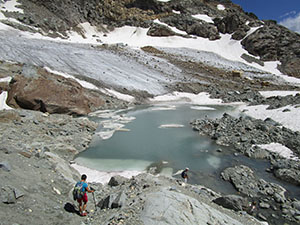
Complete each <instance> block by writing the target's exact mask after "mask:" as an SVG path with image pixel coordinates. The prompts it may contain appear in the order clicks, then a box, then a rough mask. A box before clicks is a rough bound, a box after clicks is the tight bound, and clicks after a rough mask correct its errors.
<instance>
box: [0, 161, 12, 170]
mask: <svg viewBox="0 0 300 225" xmlns="http://www.w3.org/2000/svg"><path fill="white" fill-rule="evenodd" d="M0 168H2V169H3V170H4V171H7V172H9V171H10V170H11V166H10V164H9V163H8V162H6V161H4V162H0Z"/></svg>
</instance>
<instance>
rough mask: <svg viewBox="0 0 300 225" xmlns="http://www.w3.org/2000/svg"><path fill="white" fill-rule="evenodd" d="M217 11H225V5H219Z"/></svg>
mask: <svg viewBox="0 0 300 225" xmlns="http://www.w3.org/2000/svg"><path fill="white" fill-rule="evenodd" d="M217 9H218V10H221V11H223V10H225V9H226V8H225V6H224V5H221V4H219V5H217Z"/></svg>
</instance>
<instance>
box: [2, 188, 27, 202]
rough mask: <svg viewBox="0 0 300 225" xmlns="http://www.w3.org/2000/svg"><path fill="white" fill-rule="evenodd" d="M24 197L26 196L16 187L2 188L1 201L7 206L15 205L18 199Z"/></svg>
mask: <svg viewBox="0 0 300 225" xmlns="http://www.w3.org/2000/svg"><path fill="white" fill-rule="evenodd" d="M22 196H24V194H23V193H22V192H21V191H20V190H18V189H17V188H15V187H11V186H5V187H2V188H1V195H0V199H1V202H3V203H6V204H15V203H16V202H17V199H19V198H20V197H22Z"/></svg>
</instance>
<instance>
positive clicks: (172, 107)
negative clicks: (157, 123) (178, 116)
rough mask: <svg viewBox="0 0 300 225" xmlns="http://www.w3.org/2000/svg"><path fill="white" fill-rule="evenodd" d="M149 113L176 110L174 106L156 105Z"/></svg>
mask: <svg viewBox="0 0 300 225" xmlns="http://www.w3.org/2000/svg"><path fill="white" fill-rule="evenodd" d="M150 110H151V111H168V110H176V106H175V105H158V106H154V107H151V108H150Z"/></svg>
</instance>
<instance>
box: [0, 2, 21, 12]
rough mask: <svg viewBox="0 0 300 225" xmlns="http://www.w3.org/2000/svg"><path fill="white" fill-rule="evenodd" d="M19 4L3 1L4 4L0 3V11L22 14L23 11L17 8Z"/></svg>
mask: <svg viewBox="0 0 300 225" xmlns="http://www.w3.org/2000/svg"><path fill="white" fill-rule="evenodd" d="M20 5H21V4H20V3H19V2H17V0H7V1H4V3H2V4H1V3H0V10H1V11H4V12H5V11H7V12H18V13H24V11H23V9H20V8H18V7H17V6H20Z"/></svg>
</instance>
